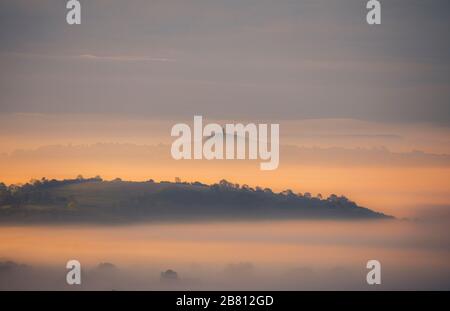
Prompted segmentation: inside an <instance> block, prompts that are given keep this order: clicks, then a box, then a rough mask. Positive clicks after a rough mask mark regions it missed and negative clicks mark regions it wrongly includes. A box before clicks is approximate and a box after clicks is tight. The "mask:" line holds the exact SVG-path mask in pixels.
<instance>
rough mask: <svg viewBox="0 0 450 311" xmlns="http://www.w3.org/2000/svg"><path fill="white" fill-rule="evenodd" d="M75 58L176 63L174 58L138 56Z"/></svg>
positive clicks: (81, 56)
mask: <svg viewBox="0 0 450 311" xmlns="http://www.w3.org/2000/svg"><path fill="white" fill-rule="evenodd" d="M75 58H80V59H85V60H98V61H117V62H175V61H176V59H174V58H167V57H136V56H111V55H110V56H106V55H94V54H81V55H79V56H75Z"/></svg>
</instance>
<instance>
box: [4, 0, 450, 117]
mask: <svg viewBox="0 0 450 311" xmlns="http://www.w3.org/2000/svg"><path fill="white" fill-rule="evenodd" d="M81 4H82V22H81V25H77V26H70V25H67V24H66V22H65V12H66V9H65V7H64V1H39V2H37V1H8V0H7V1H2V3H1V4H0V12H1V13H0V29H1V30H0V40H1V41H2V45H1V47H0V53H1V59H0V62H1V67H2V73H1V75H0V79H1V80H0V81H1V83H0V87H1V89H0V93H1V94H2V95H1V97H0V99H1V106H0V111H1V112H2V113H14V112H25V113H30V112H34V113H87V114H89V113H100V114H127V115H139V116H146V117H149V118H173V117H180V116H184V117H187V116H192V115H193V113H199V112H201V113H202V114H204V115H207V116H209V117H211V118H218V119H225V118H242V117H247V118H252V119H254V118H263V119H273V118H277V119H309V118H351V119H354V118H355V119H364V120H370V121H382V122H431V123H436V124H444V125H448V124H449V116H450V113H449V112H450V111H449V106H448V101H449V95H450V93H449V85H448V76H449V70H450V66H449V55H450V53H449V52H450V43H449V42H448V40H446V32H445V29H448V28H449V26H450V25H449V24H450V21H449V19H448V14H447V12H448V10H449V9H450V4H449V3H448V1H445V0H444V1H439V0H433V1H385V3H383V8H382V24H381V25H379V26H376V27H371V26H369V25H367V23H366V22H365V14H366V12H367V10H366V8H365V2H364V1H351V0H350V1H339V2H337V1H333V2H330V1H277V2H276V3H274V2H273V1H266V0H263V1H260V0H258V1H254V0H250V1H249V0H245V1H236V0H227V1H188V2H187V1H134V0H133V1H127V2H123V1H105V0H99V1H81ZM425 103H426V104H425Z"/></svg>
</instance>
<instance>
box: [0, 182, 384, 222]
mask: <svg viewBox="0 0 450 311" xmlns="http://www.w3.org/2000/svg"><path fill="white" fill-rule="evenodd" d="M387 218H393V217H392V216H388V215H384V214H382V213H378V212H375V211H372V210H370V209H368V208H364V207H360V206H358V205H357V204H356V203H354V202H352V201H350V200H349V199H347V198H346V197H344V196H337V195H334V194H332V195H330V196H329V197H328V198H326V199H323V198H322V196H321V195H318V196H317V197H313V196H311V194H309V193H304V194H295V193H293V192H292V191H291V190H285V191H283V192H280V193H274V192H273V191H272V190H271V189H268V188H265V189H262V188H260V187H256V188H251V187H249V186H247V185H242V186H240V185H237V184H233V183H230V182H228V181H226V180H222V181H220V182H219V183H217V184H213V185H206V184H203V183H200V182H192V183H187V182H181V181H180V179H179V178H176V182H168V181H161V182H159V183H158V182H154V181H153V180H148V181H146V182H130V181H122V180H121V179H119V178H116V179H114V180H112V181H104V180H102V179H101V178H100V177H99V176H97V177H94V178H88V179H84V178H83V177H82V176H79V177H78V178H76V179H69V180H54V179H53V180H47V179H45V178H43V179H41V180H33V181H31V182H29V183H27V184H25V185H21V186H18V185H10V186H6V185H5V184H3V183H0V222H3V223H8V222H10V223H40V222H43V223H61V222H76V223H90V222H92V223H129V222H141V221H194V220H214V219H217V220H240V219H242V220H258V219H261V220H263V219H387Z"/></svg>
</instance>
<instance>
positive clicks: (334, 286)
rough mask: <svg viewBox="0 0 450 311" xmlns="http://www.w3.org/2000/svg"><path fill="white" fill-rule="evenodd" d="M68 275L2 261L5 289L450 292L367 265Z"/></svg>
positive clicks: (435, 277) (102, 268) (431, 276)
mask: <svg viewBox="0 0 450 311" xmlns="http://www.w3.org/2000/svg"><path fill="white" fill-rule="evenodd" d="M178 268H179V269H178ZM67 271H68V270H66V269H64V268H61V267H60V268H57V267H54V266H31V265H24V264H20V263H17V262H14V261H2V262H0V290H106V291H109V290H450V279H449V277H448V276H449V272H450V271H449V270H446V271H442V270H439V269H435V268H431V269H430V270H427V271H412V270H410V269H405V268H402V267H395V268H393V267H390V268H388V269H384V270H383V272H382V284H381V285H376V286H370V285H368V284H367V283H366V273H367V269H365V267H363V266H361V267H358V268H356V267H350V266H326V267H320V268H318V267H309V266H297V267H295V266H292V267H281V266H280V267H278V268H273V267H265V266H263V265H256V264H253V263H249V262H237V263H230V264H227V265H225V266H211V265H200V264H195V265H194V264H192V265H182V266H179V267H172V269H166V268H162V266H160V267H157V266H155V267H120V266H116V265H115V264H112V263H99V264H98V265H97V266H91V267H88V268H85V269H83V270H82V284H81V285H67V283H66V273H67ZM167 271H169V274H168V273H167Z"/></svg>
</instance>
